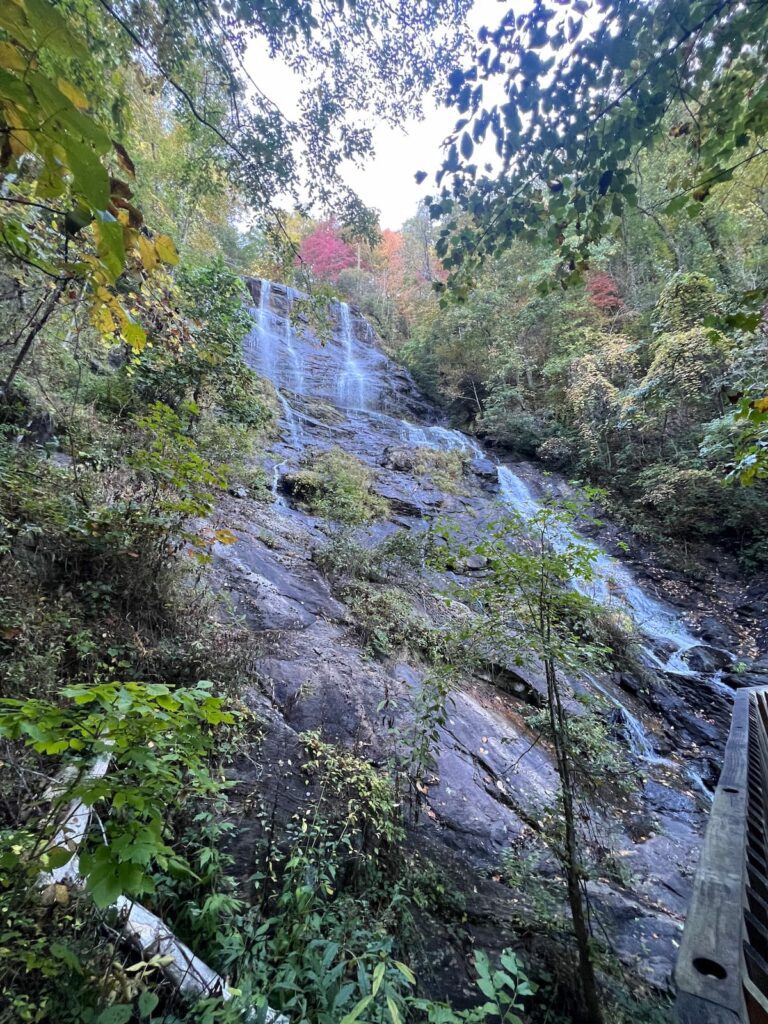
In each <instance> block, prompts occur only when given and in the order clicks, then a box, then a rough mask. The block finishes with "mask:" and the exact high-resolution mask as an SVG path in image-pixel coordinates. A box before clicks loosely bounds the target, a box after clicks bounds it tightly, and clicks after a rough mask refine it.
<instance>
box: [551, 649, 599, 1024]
mask: <svg viewBox="0 0 768 1024" xmlns="http://www.w3.org/2000/svg"><path fill="white" fill-rule="evenodd" d="M545 669H546V678H547V696H548V703H549V722H550V727H551V729H552V736H553V739H554V745H555V760H556V763H557V773H558V775H559V776H560V796H561V800H562V804H563V819H564V821H565V858H564V867H565V879H566V885H567V888H568V903H569V904H570V908H571V918H572V920H573V932H574V935H575V937H576V947H577V949H578V953H579V976H580V980H581V992H582V996H583V998H584V1008H585V1010H586V1013H587V1020H588V1021H589V1024H603V1021H604V1018H603V1010H602V1007H601V1005H600V995H599V992H598V988H597V979H596V977H595V968H594V965H593V963H592V955H591V953H590V949H589V938H590V936H589V926H588V925H587V915H586V912H585V908H584V897H583V894H582V890H581V878H580V871H579V839H578V835H577V831H576V815H575V811H574V799H573V780H572V778H571V766H570V762H569V755H568V749H567V736H566V733H565V715H564V712H563V707H562V703H561V701H560V690H559V687H558V685H557V674H556V670H555V665H554V663H553V662H552V660H551V659H549V658H547V659H546V660H545Z"/></svg>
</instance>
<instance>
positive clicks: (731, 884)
mask: <svg viewBox="0 0 768 1024" xmlns="http://www.w3.org/2000/svg"><path fill="white" fill-rule="evenodd" d="M675 979H676V981H677V987H678V999H677V1005H676V1010H677V1019H678V1021H679V1022H680V1024H768V687H762V686H761V687H750V688H745V689H743V690H739V691H738V692H737V693H736V696H735V699H734V705H733V717H732V720H731V731H730V734H729V736H728V743H727V745H726V748H725V757H724V761H723V770H722V773H721V775H720V781H719V782H718V785H717V789H716V791H715V798H714V801H713V803H712V810H711V812H710V817H709V823H708V825H707V831H706V835H705V837H704V845H703V847H702V851H701V857H700V859H699V865H698V868H697V870H696V877H695V880H694V886H693V894H692V896H691V901H690V905H689V909H688V916H687V919H686V923H685V929H684V931H683V939H682V942H681V944H680V952H679V954H678V958H677V968H676V971H675Z"/></svg>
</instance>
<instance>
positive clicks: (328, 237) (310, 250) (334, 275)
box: [299, 221, 357, 284]
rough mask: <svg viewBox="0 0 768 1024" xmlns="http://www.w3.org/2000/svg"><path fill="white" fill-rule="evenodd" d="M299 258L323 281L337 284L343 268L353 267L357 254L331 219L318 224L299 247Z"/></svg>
mask: <svg viewBox="0 0 768 1024" xmlns="http://www.w3.org/2000/svg"><path fill="white" fill-rule="evenodd" d="M299 258H300V260H301V261H302V262H303V263H305V264H306V265H307V266H308V267H309V268H310V270H311V271H312V274H313V275H314V276H315V277H317V278H319V279H320V280H322V281H328V282H330V283H331V284H335V283H336V281H337V280H338V278H339V274H340V273H341V272H342V270H346V269H347V268H348V267H353V266H354V265H355V263H356V262H357V255H356V253H355V250H354V249H353V248H352V246H351V245H348V244H347V243H346V242H345V241H344V239H343V238H341V236H340V235H339V233H338V230H337V228H336V227H335V225H334V224H333V223H332V222H331V221H326V222H325V223H324V224H318V226H317V227H316V228H315V230H314V231H313V232H312V234H311V235H307V237H306V238H305V239H304V241H303V242H302V243H301V246H300V247H299Z"/></svg>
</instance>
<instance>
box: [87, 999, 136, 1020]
mask: <svg viewBox="0 0 768 1024" xmlns="http://www.w3.org/2000/svg"><path fill="white" fill-rule="evenodd" d="M132 1016H133V1007H132V1006H131V1004H130V1003H115V1005H114V1006H109V1007H107V1009H106V1010H103V1011H102V1012H101V1013H100V1014H99V1016H98V1017H97V1018H96V1024H128V1021H129V1020H130V1019H131V1017H132Z"/></svg>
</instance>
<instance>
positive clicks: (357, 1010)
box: [339, 996, 373, 1024]
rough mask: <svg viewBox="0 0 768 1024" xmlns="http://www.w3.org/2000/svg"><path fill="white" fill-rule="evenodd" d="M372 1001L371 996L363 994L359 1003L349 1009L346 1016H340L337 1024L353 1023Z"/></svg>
mask: <svg viewBox="0 0 768 1024" xmlns="http://www.w3.org/2000/svg"><path fill="white" fill-rule="evenodd" d="M372 1002H373V996H364V997H363V998H362V999H361V1000H360V1002H359V1003H357V1004H356V1005H355V1006H353V1008H352V1009H351V1010H350V1011H349V1013H348V1014H347V1015H346V1017H342V1018H341V1020H340V1021H339V1024H353V1022H354V1021H356V1020H357V1018H358V1017H360V1016H361V1014H362V1013H364V1011H365V1010H366V1008H367V1007H368V1006H369V1005H370V1004H371V1003H372Z"/></svg>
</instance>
